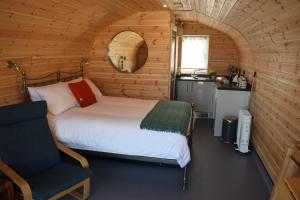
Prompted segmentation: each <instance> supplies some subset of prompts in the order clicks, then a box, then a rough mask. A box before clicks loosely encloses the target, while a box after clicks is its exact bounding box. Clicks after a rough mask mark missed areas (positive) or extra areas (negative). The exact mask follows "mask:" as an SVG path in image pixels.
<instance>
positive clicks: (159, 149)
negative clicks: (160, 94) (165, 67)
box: [48, 96, 190, 167]
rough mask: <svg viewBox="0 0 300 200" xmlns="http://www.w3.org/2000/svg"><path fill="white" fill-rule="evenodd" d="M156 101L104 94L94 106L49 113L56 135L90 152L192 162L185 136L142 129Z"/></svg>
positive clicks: (66, 142)
mask: <svg viewBox="0 0 300 200" xmlns="http://www.w3.org/2000/svg"><path fill="white" fill-rule="evenodd" d="M156 103H157V101H156V100H141V99H133V98H123V97H108V96H103V97H101V99H99V101H98V102H97V103H95V104H93V105H91V106H88V107H85V108H81V107H74V108H72V109H70V110H68V111H66V112H64V113H62V114H60V115H56V116H54V115H51V114H48V121H49V125H50V128H51V130H52V131H53V133H54V134H55V137H56V138H57V139H58V140H59V141H60V142H62V143H64V144H65V145H66V146H68V147H71V148H75V149H81V150H90V151H99V152H106V153H115V154H125V155H132V156H146V157H154V158H161V159H174V160H177V162H178V164H179V165H180V166H181V167H184V166H185V165H187V163H188V162H189V161H190V151H189V147H188V144H187V139H186V137H185V136H183V135H180V134H176V133H170V132H160V131H152V130H145V129H140V123H141V121H142V120H143V118H144V117H145V116H146V114H147V113H148V112H149V111H151V109H152V108H153V107H154V106H155V105H156Z"/></svg>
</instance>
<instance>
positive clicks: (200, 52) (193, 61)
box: [181, 36, 208, 70]
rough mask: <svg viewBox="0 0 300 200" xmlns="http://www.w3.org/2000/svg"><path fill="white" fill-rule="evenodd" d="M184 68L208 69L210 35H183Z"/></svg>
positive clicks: (182, 63) (182, 62)
mask: <svg viewBox="0 0 300 200" xmlns="http://www.w3.org/2000/svg"><path fill="white" fill-rule="evenodd" d="M181 55H182V57H181V68H182V69H195V70H196V69H207V65H208V36H183V38H182V54H181Z"/></svg>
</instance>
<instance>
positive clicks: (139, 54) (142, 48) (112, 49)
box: [107, 31, 148, 72]
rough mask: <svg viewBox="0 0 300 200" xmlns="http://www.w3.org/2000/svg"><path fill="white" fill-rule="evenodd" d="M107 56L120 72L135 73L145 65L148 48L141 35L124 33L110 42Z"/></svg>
mask: <svg viewBox="0 0 300 200" xmlns="http://www.w3.org/2000/svg"><path fill="white" fill-rule="evenodd" d="M107 56H108V58H109V60H110V62H111V63H112V65H113V66H114V67H115V68H116V69H117V70H119V71H120V72H134V71H136V70H138V69H139V68H141V67H142V66H143V65H144V64H145V62H146V60H147V57H148V46H147V44H146V42H145V40H144V39H143V38H142V37H141V36H140V35H139V34H137V33H135V32H132V31H124V32H121V33H118V34H117V35H116V36H114V37H113V39H112V40H111V41H110V43H109V44H108V52H107Z"/></svg>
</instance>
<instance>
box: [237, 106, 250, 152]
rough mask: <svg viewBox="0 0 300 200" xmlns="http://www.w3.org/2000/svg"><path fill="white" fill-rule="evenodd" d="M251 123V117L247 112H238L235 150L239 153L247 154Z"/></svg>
mask: <svg viewBox="0 0 300 200" xmlns="http://www.w3.org/2000/svg"><path fill="white" fill-rule="evenodd" d="M251 121H252V116H251V114H250V113H249V111H248V110H240V111H239V117H238V128H237V133H236V143H235V144H236V149H235V150H237V151H239V152H241V153H248V152H249V141H250V131H251Z"/></svg>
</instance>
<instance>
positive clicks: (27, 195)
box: [0, 160, 32, 200]
mask: <svg viewBox="0 0 300 200" xmlns="http://www.w3.org/2000/svg"><path fill="white" fill-rule="evenodd" d="M0 171H1V172H2V173H3V174H4V175H6V176H7V177H8V178H10V179H11V180H12V181H13V182H14V183H15V184H16V185H17V186H18V187H19V188H20V189H21V191H22V194H23V197H24V200H32V193H31V189H30V186H29V184H28V183H27V182H26V181H25V180H24V179H23V178H22V177H21V176H20V175H18V174H17V173H16V172H15V171H14V170H13V169H12V168H10V167H9V166H8V165H7V164H6V163H5V162H4V161H2V160H0Z"/></svg>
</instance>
